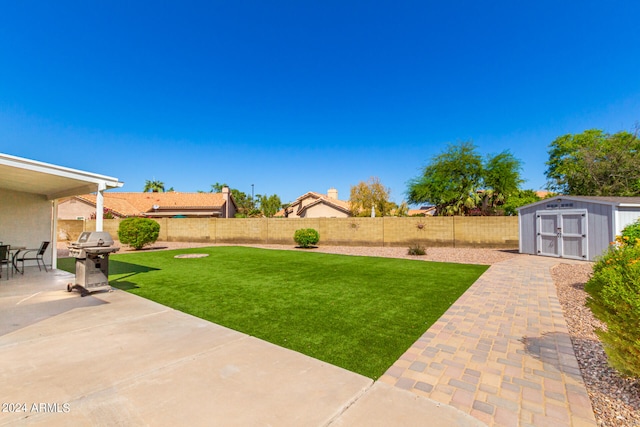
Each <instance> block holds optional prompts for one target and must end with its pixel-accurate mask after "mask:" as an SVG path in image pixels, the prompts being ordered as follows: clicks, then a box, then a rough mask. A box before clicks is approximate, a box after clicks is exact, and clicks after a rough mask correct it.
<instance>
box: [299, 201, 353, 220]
mask: <svg viewBox="0 0 640 427" xmlns="http://www.w3.org/2000/svg"><path fill="white" fill-rule="evenodd" d="M348 217H349V215H348V214H346V213H344V212H341V211H339V210H337V209H334V208H332V207H331V206H327V205H325V204H322V203H320V204H317V205H315V206H311V207H310V208H308V209H307V210H305V212H304V218H348Z"/></svg>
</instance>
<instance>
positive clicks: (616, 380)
mask: <svg viewBox="0 0 640 427" xmlns="http://www.w3.org/2000/svg"><path fill="white" fill-rule="evenodd" d="M551 275H552V277H553V280H554V282H555V284H556V287H557V290H558V299H559V300H560V304H561V305H562V309H563V310H564V317H565V319H566V320H567V326H568V328H569V333H570V335H571V340H572V341H573V349H574V351H575V353H576V357H577V359H578V364H579V365H580V370H581V371H582V378H584V381H585V384H586V386H587V391H588V393H589V397H590V398H591V405H592V406H593V411H594V413H595V416H596V421H597V422H598V425H599V426H640V380H638V379H628V378H622V377H621V376H620V375H618V373H617V372H616V371H615V370H614V369H613V368H611V367H609V365H608V364H607V355H606V354H605V352H604V349H603V347H602V344H601V342H600V340H599V338H598V336H597V335H596V334H595V332H594V330H595V329H598V328H604V327H605V325H604V324H603V323H602V322H600V321H599V320H597V319H596V318H594V316H593V314H592V313H591V310H589V308H587V307H586V306H585V301H586V298H587V293H586V292H585V291H584V284H585V283H586V282H587V280H589V277H590V275H591V264H587V263H585V264H575V265H568V264H560V265H557V266H555V267H554V268H553V269H552V270H551Z"/></svg>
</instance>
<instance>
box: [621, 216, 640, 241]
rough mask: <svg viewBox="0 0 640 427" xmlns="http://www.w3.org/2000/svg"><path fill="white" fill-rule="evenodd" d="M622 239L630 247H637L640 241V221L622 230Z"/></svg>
mask: <svg viewBox="0 0 640 427" xmlns="http://www.w3.org/2000/svg"><path fill="white" fill-rule="evenodd" d="M622 239H623V240H625V241H626V242H625V243H627V244H629V245H637V244H638V242H639V241H640V220H637V221H636V222H634V223H632V224H629V225H627V226H626V227H625V228H624V230H622Z"/></svg>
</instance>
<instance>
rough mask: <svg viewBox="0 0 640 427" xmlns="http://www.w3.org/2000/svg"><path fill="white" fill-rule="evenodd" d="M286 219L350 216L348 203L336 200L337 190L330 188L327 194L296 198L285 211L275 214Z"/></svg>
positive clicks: (309, 194) (313, 194)
mask: <svg viewBox="0 0 640 427" xmlns="http://www.w3.org/2000/svg"><path fill="white" fill-rule="evenodd" d="M275 216H276V217H287V218H347V217H350V216H351V210H350V209H349V202H347V201H344V200H338V190H336V189H335V188H330V189H329V191H328V192H327V194H320V193H316V192H313V191H310V192H308V193H305V194H303V195H302V196H300V197H298V198H297V199H296V201H295V202H293V203H291V204H290V205H289V206H288V207H287V208H286V209H283V210H281V211H280V212H278V213H276V214H275Z"/></svg>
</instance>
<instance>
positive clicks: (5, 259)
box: [0, 244, 12, 280]
mask: <svg viewBox="0 0 640 427" xmlns="http://www.w3.org/2000/svg"><path fill="white" fill-rule="evenodd" d="M10 258H11V257H10V256H9V245H2V244H0V278H1V277H2V265H3V264H6V265H7V280H9V272H10V271H11V268H12V265H11V259H10Z"/></svg>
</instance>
